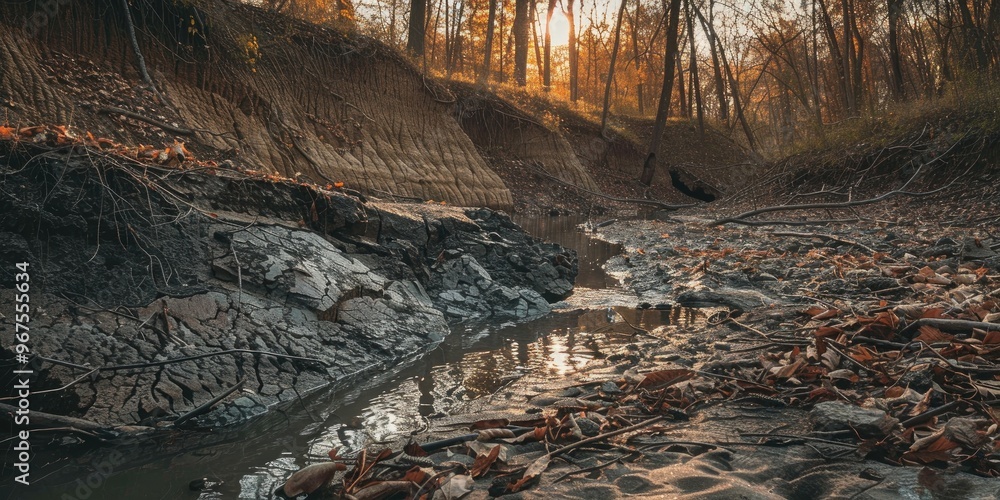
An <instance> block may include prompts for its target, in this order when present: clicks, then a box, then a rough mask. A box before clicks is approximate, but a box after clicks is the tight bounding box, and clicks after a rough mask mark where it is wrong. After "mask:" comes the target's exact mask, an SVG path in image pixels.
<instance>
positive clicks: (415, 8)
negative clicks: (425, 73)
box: [406, 0, 427, 56]
mask: <svg viewBox="0 0 1000 500" xmlns="http://www.w3.org/2000/svg"><path fill="white" fill-rule="evenodd" d="M426 17H427V0H410V23H409V30H408V34H407V38H406V50H408V51H410V53H411V54H413V55H416V56H422V55H424V41H425V38H426V33H427V28H426V24H425V22H426Z"/></svg>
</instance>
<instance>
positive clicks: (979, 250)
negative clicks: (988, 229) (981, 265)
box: [961, 238, 997, 259]
mask: <svg viewBox="0 0 1000 500" xmlns="http://www.w3.org/2000/svg"><path fill="white" fill-rule="evenodd" d="M961 255H962V258H963V259H988V258H990V257H996V256H997V253H996V252H995V251H993V249H992V248H990V246H989V245H988V244H984V243H983V242H981V241H976V240H975V239H974V238H968V239H966V240H965V241H964V242H963V244H962V252H961Z"/></svg>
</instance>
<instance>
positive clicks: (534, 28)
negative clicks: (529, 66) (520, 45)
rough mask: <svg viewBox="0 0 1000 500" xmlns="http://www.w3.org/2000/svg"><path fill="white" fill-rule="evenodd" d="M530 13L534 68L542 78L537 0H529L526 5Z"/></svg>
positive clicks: (539, 77)
mask: <svg viewBox="0 0 1000 500" xmlns="http://www.w3.org/2000/svg"><path fill="white" fill-rule="evenodd" d="M528 8H529V9H530V10H529V11H528V12H530V13H531V16H530V17H531V21H530V22H531V39H532V41H533V42H534V44H533V45H534V46H535V69H536V70H538V79H539V80H541V79H542V44H541V43H539V41H538V25H540V24H541V22H539V21H538V2H537V0H531V5H530V6H529V7H528Z"/></svg>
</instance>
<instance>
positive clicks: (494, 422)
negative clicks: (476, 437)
mask: <svg viewBox="0 0 1000 500" xmlns="http://www.w3.org/2000/svg"><path fill="white" fill-rule="evenodd" d="M508 425H510V420H507V419H506V418H491V419H486V420H477V421H475V422H473V423H472V425H470V426H469V430H470V431H478V430H482V429H497V428H500V427H507V426H508Z"/></svg>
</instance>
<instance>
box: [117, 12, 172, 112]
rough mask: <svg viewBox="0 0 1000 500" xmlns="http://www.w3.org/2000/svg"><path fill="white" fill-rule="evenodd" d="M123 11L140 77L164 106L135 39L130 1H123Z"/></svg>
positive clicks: (161, 96)
mask: <svg viewBox="0 0 1000 500" xmlns="http://www.w3.org/2000/svg"><path fill="white" fill-rule="evenodd" d="M121 4H122V9H124V10H125V12H124V13H123V16H124V18H125V28H126V29H127V30H128V36H129V38H131V40H132V51H134V52H135V58H136V60H137V62H138V63H139V75H140V76H142V81H144V82H146V85H149V88H150V90H152V91H153V93H155V94H156V95H157V97H159V98H160V101H161V102H163V103H164V104H165V103H166V102H167V100H166V99H164V98H163V95H162V94H160V91H159V90H157V89H156V85H155V84H154V83H153V79H152V78H151V77H150V76H149V71H147V70H146V59H145V58H143V57H142V51H141V50H139V40H138V39H137V38H136V37H135V26H134V25H133V24H132V10H131V9H129V8H128V0H121Z"/></svg>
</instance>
